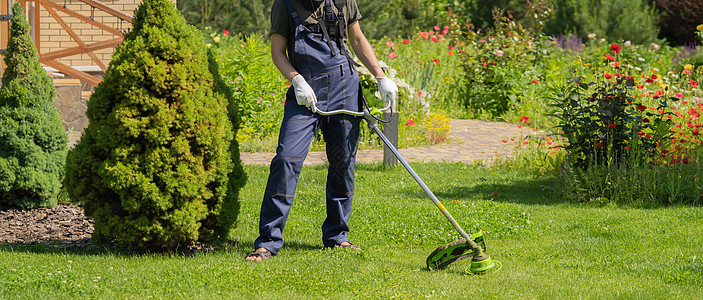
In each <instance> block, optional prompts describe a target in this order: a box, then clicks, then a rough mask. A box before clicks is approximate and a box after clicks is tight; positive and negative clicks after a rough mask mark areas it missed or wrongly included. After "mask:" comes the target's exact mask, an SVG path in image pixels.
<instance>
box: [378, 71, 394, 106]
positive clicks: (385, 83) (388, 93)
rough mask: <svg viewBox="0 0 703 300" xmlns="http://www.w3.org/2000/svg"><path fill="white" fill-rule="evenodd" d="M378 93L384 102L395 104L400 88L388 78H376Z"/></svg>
mask: <svg viewBox="0 0 703 300" xmlns="http://www.w3.org/2000/svg"><path fill="white" fill-rule="evenodd" d="M376 81H377V82H378V92H379V93H381V98H383V101H384V102H389V103H394V102H395V99H396V97H397V96H398V86H397V85H396V84H395V82H393V80H391V79H390V78H388V77H387V76H381V77H376Z"/></svg>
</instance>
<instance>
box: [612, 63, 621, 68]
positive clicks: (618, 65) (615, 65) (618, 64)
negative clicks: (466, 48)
mask: <svg viewBox="0 0 703 300" xmlns="http://www.w3.org/2000/svg"><path fill="white" fill-rule="evenodd" d="M613 68H616V69H618V68H620V62H619V61H616V62H614V63H613Z"/></svg>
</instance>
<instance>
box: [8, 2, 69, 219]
mask: <svg viewBox="0 0 703 300" xmlns="http://www.w3.org/2000/svg"><path fill="white" fill-rule="evenodd" d="M12 13H13V15H14V16H13V18H12V26H11V27H10V39H9V41H8V44H7V50H6V52H5V63H6V64H7V69H6V70H5V73H4V74H3V77H2V88H0V202H2V203H6V204H9V205H13V206H19V207H21V208H36V207H53V206H55V205H56V203H57V195H58V193H59V190H60V189H61V181H62V180H63V176H64V165H65V163H66V152H67V151H68V146H67V143H68V136H67V135H66V131H65V130H64V128H63V126H62V125H61V119H60V118H59V112H58V110H57V109H56V107H54V98H55V97H56V91H55V90H54V85H53V83H52V82H51V78H49V77H48V76H47V75H46V72H44V70H43V69H42V67H41V65H40V64H39V60H38V59H39V54H38V52H37V49H36V48H35V47H34V44H33V43H32V40H31V37H30V36H29V29H30V26H29V23H28V22H27V21H26V19H25V15H24V9H22V6H20V4H19V2H15V4H14V6H13V7H12Z"/></svg>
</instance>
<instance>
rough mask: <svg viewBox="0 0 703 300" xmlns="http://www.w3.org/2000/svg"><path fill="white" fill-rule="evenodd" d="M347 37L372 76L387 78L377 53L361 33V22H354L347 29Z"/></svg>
mask: <svg viewBox="0 0 703 300" xmlns="http://www.w3.org/2000/svg"><path fill="white" fill-rule="evenodd" d="M347 36H348V37H349V44H350V45H351V47H352V49H354V53H355V54H356V56H357V57H358V58H359V60H361V63H362V64H364V66H366V68H367V69H369V71H370V72H371V74H373V76H376V77H382V76H386V74H384V73H383V70H382V69H381V65H380V64H379V63H378V58H376V53H375V52H374V51H373V48H372V47H371V44H370V43H369V41H368V40H367V39H366V36H364V33H363V32H362V31H361V26H359V22H354V23H352V24H351V25H349V27H347Z"/></svg>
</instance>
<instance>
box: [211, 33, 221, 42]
mask: <svg viewBox="0 0 703 300" xmlns="http://www.w3.org/2000/svg"><path fill="white" fill-rule="evenodd" d="M212 41H213V42H215V43H219V42H220V36H219V35H218V36H216V37H215V38H213V39H212Z"/></svg>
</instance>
